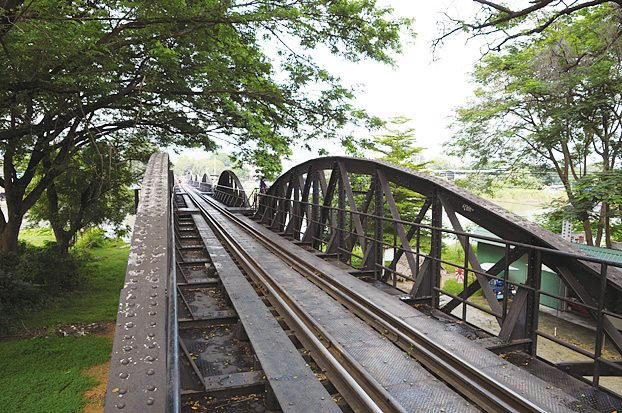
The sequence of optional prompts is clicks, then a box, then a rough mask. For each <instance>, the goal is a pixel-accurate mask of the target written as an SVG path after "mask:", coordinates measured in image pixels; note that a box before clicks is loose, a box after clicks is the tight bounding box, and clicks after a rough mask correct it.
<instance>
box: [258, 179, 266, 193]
mask: <svg viewBox="0 0 622 413" xmlns="http://www.w3.org/2000/svg"><path fill="white" fill-rule="evenodd" d="M265 179H266V178H265V177H264V176H262V177H261V179H260V180H259V193H261V194H265V193H267V192H268V184H266V180H265Z"/></svg>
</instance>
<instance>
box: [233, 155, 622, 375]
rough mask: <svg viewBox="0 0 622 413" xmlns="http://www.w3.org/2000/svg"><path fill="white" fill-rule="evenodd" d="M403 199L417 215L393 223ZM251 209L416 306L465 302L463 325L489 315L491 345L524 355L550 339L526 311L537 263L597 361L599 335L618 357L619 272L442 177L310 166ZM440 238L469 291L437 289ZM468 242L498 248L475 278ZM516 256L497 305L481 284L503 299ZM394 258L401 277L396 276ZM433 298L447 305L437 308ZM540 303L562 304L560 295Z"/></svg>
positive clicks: (289, 175) (369, 165)
mask: <svg viewBox="0 0 622 413" xmlns="http://www.w3.org/2000/svg"><path fill="white" fill-rule="evenodd" d="M221 178H222V177H221ZM226 179H227V181H226V182H228V183H229V185H230V182H232V180H233V181H235V178H232V177H231V176H230V175H228V177H227V178H226ZM224 182H225V181H223V183H224ZM230 186H232V185H230ZM403 192H406V197H410V198H411V202H410V204H409V205H410V206H411V207H412V208H418V211H416V214H413V211H410V216H413V215H414V218H413V219H411V220H410V221H408V220H406V219H404V218H403V217H402V215H404V212H403V211H400V208H399V206H400V205H399V204H400V203H399V202H397V201H396V197H401V198H404V193H403ZM221 199H223V198H222V197H221ZM401 205H402V206H403V205H404V204H403V203H402V204H401ZM257 208H258V210H257V212H256V215H255V217H256V219H258V220H259V221H261V222H262V223H264V224H265V225H268V226H270V227H271V228H272V229H273V230H275V231H276V232H278V233H281V234H283V235H288V236H291V237H292V238H293V239H294V240H295V241H298V242H302V243H308V244H310V245H313V247H314V248H316V249H320V250H322V251H323V252H325V253H326V254H333V255H335V256H336V257H339V258H340V259H341V260H342V261H347V262H349V263H351V264H352V263H356V264H357V266H358V267H359V268H360V269H361V271H368V272H370V273H373V274H374V276H375V277H376V278H378V279H382V280H384V281H391V280H393V281H394V285H395V279H396V278H400V277H402V278H406V279H410V280H412V288H411V291H410V297H411V298H412V299H413V300H415V301H416V302H423V303H427V304H430V305H432V306H434V307H435V308H439V309H441V310H443V311H445V312H447V313H450V312H452V311H453V310H454V309H456V308H457V307H459V306H462V304H463V303H465V304H466V305H464V306H462V307H463V308H464V316H465V318H466V308H467V305H468V306H471V307H476V308H478V309H480V310H483V311H485V312H487V313H489V314H492V315H494V316H495V317H496V318H497V321H498V323H499V326H500V332H499V337H500V338H501V339H503V340H504V341H505V342H506V343H522V345H523V347H525V348H526V349H528V351H530V352H531V353H532V354H535V352H536V342H537V336H538V335H540V336H545V337H546V338H548V339H551V338H552V339H554V340H555V337H549V336H548V335H547V334H546V333H544V332H541V331H539V330H538V311H537V310H538V305H536V304H535V303H538V302H539V300H540V295H542V294H545V293H544V292H543V291H542V290H541V289H540V283H541V271H542V267H543V265H546V266H547V267H549V268H550V269H552V270H553V271H554V272H555V273H556V274H558V276H559V277H560V278H561V280H562V281H563V282H564V284H565V285H566V286H567V287H568V288H569V290H570V291H571V292H572V294H571V295H572V296H573V301H575V302H578V303H580V304H581V305H582V306H583V307H585V308H586V309H588V311H589V312H590V314H591V315H592V316H593V317H594V318H595V320H596V322H597V324H598V335H597V336H598V338H597V342H596V353H597V354H596V358H598V357H600V354H599V352H600V347H602V337H603V334H601V333H602V332H604V333H606V335H607V336H608V339H610V340H611V342H613V343H614V344H615V346H616V347H617V348H618V350H621V349H622V335H621V334H620V332H619V331H618V329H617V328H616V327H615V326H614V324H613V322H612V319H614V318H616V317H615V316H616V315H617V314H616V312H617V313H620V312H621V311H620V310H622V309H621V308H620V307H621V306H622V297H621V293H622V273H621V272H620V271H619V270H618V269H617V268H613V267H614V266H615V265H616V263H614V262H603V261H599V260H596V259H594V258H592V257H589V256H587V255H586V254H584V253H583V252H582V251H581V250H579V249H578V248H577V247H576V246H574V245H572V244H571V243H569V242H567V241H565V240H563V239H562V238H560V237H559V236H557V235H556V234H553V233H551V232H548V231H546V230H544V229H542V228H541V227H539V226H537V225H536V224H534V223H531V222H529V221H527V220H525V219H523V218H521V217H519V216H517V215H515V214H513V213H510V212H509V211H506V210H504V209H502V208H500V207H498V206H497V205H495V204H494V203H492V202H490V201H487V200H485V199H483V198H481V197H479V196H476V195H474V194H472V193H470V192H468V191H466V190H464V189H461V188H459V187H457V186H455V185H453V184H451V183H450V182H448V181H446V180H444V179H441V178H437V177H433V176H430V175H428V174H426V173H423V172H420V171H415V170H411V169H407V168H403V167H398V166H395V165H392V164H388V163H384V162H380V161H372V160H366V159H358V158H349V157H326V158H318V159H314V160H310V161H307V162H305V163H303V164H300V165H298V166H296V167H294V168H292V169H290V170H289V171H287V172H286V173H284V174H283V175H281V176H280V177H279V178H278V179H277V180H276V181H275V182H274V184H273V185H272V187H271V188H270V189H269V191H268V193H267V194H265V195H262V194H260V200H259V204H258V207H257ZM444 219H447V220H448V221H449V222H448V224H449V226H450V229H448V228H444V227H443V221H444ZM465 220H469V221H471V222H473V223H475V224H477V225H479V226H481V227H483V228H485V229H486V230H488V231H490V232H492V233H493V234H495V235H496V236H498V237H499V238H500V239H501V241H500V240H499V239H496V238H494V239H493V238H488V237H485V236H481V235H477V236H476V235H474V234H469V233H467V232H465V231H464V229H463V224H462V222H464V221H465ZM448 237H454V239H456V238H457V240H458V241H459V243H460V245H461V246H462V249H463V250H464V256H465V257H466V258H465V260H464V262H463V263H455V262H453V263H451V264H453V265H455V266H456V267H461V268H463V270H464V271H465V272H466V273H467V275H468V274H469V273H470V274H473V275H474V280H473V281H472V282H470V283H468V282H467V280H468V276H465V277H464V280H465V281H464V284H465V285H464V287H465V288H464V289H463V291H462V292H461V293H460V294H459V295H455V296H454V295H451V294H448V293H446V292H445V291H443V290H442V289H441V286H440V273H441V264H442V263H447V264H449V263H448V262H447V261H446V259H445V258H444V256H443V244H442V242H443V239H447V238H448ZM391 238H393V239H394V242H393V243H392V244H391V242H390V239H391ZM476 238H477V239H484V240H488V241H491V242H496V243H501V244H503V245H504V248H505V255H504V257H503V258H502V259H500V260H499V261H498V262H496V263H495V264H494V265H493V266H492V267H490V268H487V269H486V270H484V269H483V268H482V266H481V264H480V262H479V261H478V259H477V257H476V254H475V253H474V251H473V247H472V245H471V242H470V241H472V240H474V239H476ZM388 240H389V241H388ZM387 247H393V248H394V249H395V251H396V253H395V254H394V257H393V259H392V261H391V262H390V264H388V265H386V264H385V261H384V259H383V251H384V250H385V249H386V248H387ZM357 252H360V253H359V254H357ZM524 256H527V259H528V271H527V273H528V276H527V279H526V280H525V281H524V282H523V283H516V284H515V285H516V287H517V293H516V296H515V297H514V299H513V300H512V302H511V305H508V300H507V294H505V298H504V300H502V302H499V301H498V300H497V297H496V294H495V292H494V291H493V288H492V287H491V285H490V282H489V281H490V280H491V279H500V280H504V282H505V283H504V286H505V287H504V288H506V291H507V288H508V287H507V286H508V284H509V285H512V284H513V283H512V282H510V281H508V271H509V270H508V268H509V266H510V264H512V263H513V262H515V261H516V260H518V259H520V258H521V257H524ZM404 257H405V261H406V262H407V266H408V267H407V268H408V270H409V271H408V273H407V274H404V273H398V272H397V270H396V268H397V264H398V262H399V261H400V259H401V260H402V261H403V260H404ZM618 265H619V264H618ZM479 290H482V292H483V295H484V297H485V298H486V303H487V306H485V308H482V307H481V306H478V305H477V304H475V303H472V302H471V301H469V298H471V297H472V296H473V294H474V293H475V292H477V291H479ZM442 295H444V296H445V297H447V296H448V295H449V296H450V298H451V299H450V300H444V301H443V300H441V299H440V296H442ZM546 295H550V296H552V297H555V298H557V299H559V300H563V301H565V302H567V301H569V300H568V297H567V296H566V297H560V296H554V295H551V294H546ZM454 313H455V312H454ZM555 341H558V340H555ZM592 358H594V357H592ZM582 368H583V369H585V366H582Z"/></svg>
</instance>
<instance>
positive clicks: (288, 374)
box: [188, 200, 341, 413]
mask: <svg viewBox="0 0 622 413" xmlns="http://www.w3.org/2000/svg"><path fill="white" fill-rule="evenodd" d="M188 202H191V201H189V200H188ZM193 219H194V222H195V224H196V226H197V229H198V231H199V234H200V236H201V238H202V240H203V242H204V243H205V246H206V249H207V251H208V253H209V256H210V259H211V261H212V263H213V265H214V267H215V268H216V270H217V271H218V274H219V278H220V280H221V282H222V285H223V286H224V287H225V289H226V291H227V294H228V296H229V299H230V300H231V302H232V304H233V307H234V308H235V310H236V311H237V313H238V315H239V317H240V320H241V322H242V324H243V326H244V329H245V331H246V334H247V335H248V337H249V339H250V342H251V343H252V346H253V348H254V350H255V353H256V355H257V358H258V359H259V362H260V364H261V367H262V369H263V371H264V372H265V374H266V379H267V380H268V382H269V383H270V386H271V388H272V391H273V392H274V394H275V396H276V398H277V399H278V400H279V401H280V404H281V409H282V410H283V411H284V412H306V411H309V412H311V411H314V412H331V413H338V412H341V410H340V409H339V407H337V405H336V404H335V402H334V401H333V400H332V398H331V396H330V394H329V393H328V392H327V391H326V389H325V388H324V387H323V386H322V384H321V383H320V382H319V381H318V380H317V378H316V377H315V375H314V374H313V371H312V370H311V369H310V368H309V367H308V365H307V364H306V362H305V360H304V359H303V357H302V356H301V355H300V353H299V352H298V350H297V349H296V347H295V346H294V344H293V343H292V342H291V340H290V339H289V338H288V336H287V334H286V333H285V332H284V330H283V329H282V327H281V326H280V325H279V323H278V322H277V320H276V319H275V318H274V316H273V315H272V313H271V312H270V310H269V309H268V307H266V305H265V304H264V303H263V301H262V300H261V299H260V298H259V296H258V295H257V293H256V292H255V290H254V289H253V287H252V286H251V285H250V283H249V282H248V280H247V279H246V278H245V277H244V275H242V273H241V272H240V270H239V269H238V267H237V266H236V265H235V263H234V262H233V260H232V259H231V257H230V256H229V254H228V253H227V252H226V251H225V249H224V248H223V246H222V245H221V244H220V242H219V241H218V239H217V238H216V236H215V235H214V233H213V232H212V230H211V229H210V228H209V227H208V225H207V223H206V222H205V219H204V218H203V217H202V216H200V215H196V214H195V215H193Z"/></svg>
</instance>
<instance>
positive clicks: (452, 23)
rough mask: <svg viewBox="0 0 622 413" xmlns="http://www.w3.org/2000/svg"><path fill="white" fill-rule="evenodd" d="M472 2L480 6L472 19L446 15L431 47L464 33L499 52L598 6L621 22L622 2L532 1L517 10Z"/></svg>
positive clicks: (484, 0) (480, 0)
mask: <svg viewBox="0 0 622 413" xmlns="http://www.w3.org/2000/svg"><path fill="white" fill-rule="evenodd" d="M473 2H474V3H477V4H479V5H480V10H479V11H478V12H477V14H476V15H475V16H473V17H472V18H470V19H462V18H453V17H451V16H449V15H447V19H448V22H445V23H444V24H443V26H444V29H443V34H442V35H441V36H440V37H439V38H437V39H435V40H434V42H433V44H434V47H436V46H438V45H440V44H442V42H443V41H444V40H445V39H446V38H447V37H449V36H452V35H454V34H455V33H458V32H465V31H466V32H468V33H470V34H471V35H472V36H474V37H475V36H487V37H489V38H490V37H492V38H493V39H492V40H491V41H490V43H489V48H490V49H491V50H496V51H499V50H500V49H501V48H502V46H504V45H505V44H506V43H508V42H511V41H512V40H515V39H519V38H522V37H529V36H532V35H537V34H539V33H542V32H544V31H546V30H547V29H549V28H550V27H553V26H555V23H557V22H559V21H563V20H564V19H565V18H566V17H568V16H571V15H573V14H575V13H577V14H579V13H582V12H585V11H586V10H587V9H591V8H595V7H598V6H600V5H609V6H611V8H610V10H612V12H615V13H616V14H618V20H622V15H621V14H620V7H622V0H575V1H572V2H567V1H562V0H540V1H531V2H529V5H526V6H524V7H521V8H518V9H517V8H513V7H512V6H509V5H506V4H504V3H500V2H497V1H489V0H473Z"/></svg>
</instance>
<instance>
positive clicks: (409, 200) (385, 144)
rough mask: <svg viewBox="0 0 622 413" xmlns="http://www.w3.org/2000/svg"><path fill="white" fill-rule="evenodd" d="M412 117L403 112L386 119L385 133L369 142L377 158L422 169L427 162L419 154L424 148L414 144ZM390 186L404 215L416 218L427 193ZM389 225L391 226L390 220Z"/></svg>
mask: <svg viewBox="0 0 622 413" xmlns="http://www.w3.org/2000/svg"><path fill="white" fill-rule="evenodd" d="M410 121H411V120H410V119H408V118H406V117H403V116H397V117H394V118H392V119H390V120H389V122H387V125H386V126H385V130H384V132H383V133H381V134H378V135H374V136H373V137H372V139H371V141H370V142H369V143H368V144H367V146H368V149H371V150H372V151H373V152H375V155H376V156H374V157H375V158H376V159H378V160H381V161H385V162H389V163H392V164H394V165H399V166H404V167H406V168H410V169H422V168H423V167H424V166H425V165H426V162H422V160H421V155H420V153H421V151H423V149H424V148H422V147H419V146H415V128H414V127H412V126H410V125H409V123H410ZM391 186H392V192H393V198H394V200H395V204H396V205H397V208H398V210H399V211H400V215H401V218H402V219H403V220H405V221H413V220H414V219H415V217H416V216H417V213H418V211H419V209H420V208H421V206H422V205H423V201H424V199H425V197H423V196H422V195H420V194H418V193H416V192H414V191H411V190H409V189H405V188H403V187H401V186H393V184H391ZM387 208H388V207H387ZM387 225H388V227H391V224H390V223H388V224H387ZM392 231H393V228H387V231H386V232H387V234H391V233H392Z"/></svg>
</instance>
